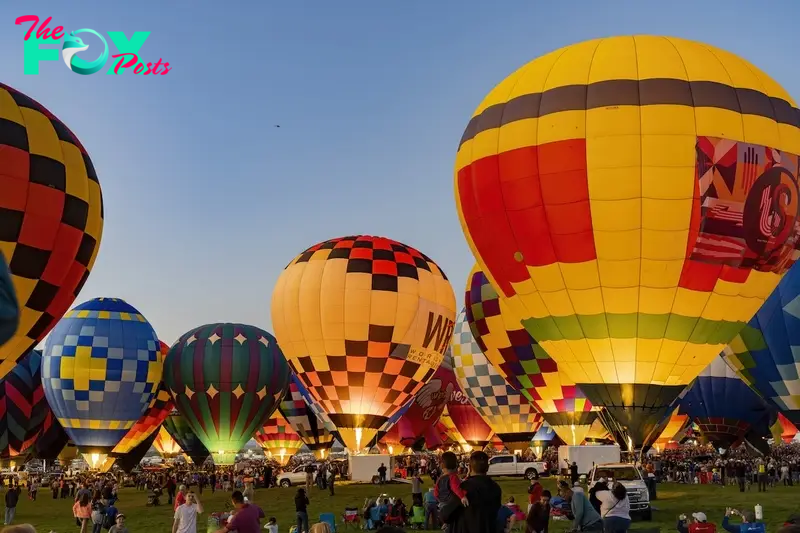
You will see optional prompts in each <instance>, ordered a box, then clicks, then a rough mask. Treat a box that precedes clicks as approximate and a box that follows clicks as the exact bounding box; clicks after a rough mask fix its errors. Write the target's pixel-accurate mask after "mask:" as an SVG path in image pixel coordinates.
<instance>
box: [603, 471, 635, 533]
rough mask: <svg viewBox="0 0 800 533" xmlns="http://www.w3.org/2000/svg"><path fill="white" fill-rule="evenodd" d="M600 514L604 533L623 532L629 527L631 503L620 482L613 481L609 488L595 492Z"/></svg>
mask: <svg viewBox="0 0 800 533" xmlns="http://www.w3.org/2000/svg"><path fill="white" fill-rule="evenodd" d="M597 499H599V500H600V516H601V517H602V519H603V529H604V530H605V532H606V533H625V532H626V531H628V528H630V527H631V504H630V501H629V500H628V491H627V489H625V486H624V485H623V484H622V483H619V482H617V483H614V487H613V488H612V489H611V490H602V491H598V492H597Z"/></svg>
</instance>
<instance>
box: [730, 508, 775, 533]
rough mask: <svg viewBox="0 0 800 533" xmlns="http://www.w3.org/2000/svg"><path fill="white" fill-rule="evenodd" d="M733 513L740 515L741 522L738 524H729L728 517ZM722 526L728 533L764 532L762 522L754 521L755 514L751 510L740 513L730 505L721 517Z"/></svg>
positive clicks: (764, 528)
mask: <svg viewBox="0 0 800 533" xmlns="http://www.w3.org/2000/svg"><path fill="white" fill-rule="evenodd" d="M735 514H738V515H739V516H741V517H742V523H741V525H739V526H734V525H731V524H730V517H731V516H732V515H735ZM722 528H723V529H724V530H725V531H727V532H728V533H766V527H765V526H764V523H763V522H757V521H756V516H755V513H753V511H745V512H744V513H742V512H740V511H737V510H736V509H731V508H730V507H728V508H727V509H726V510H725V517H724V518H723V519H722Z"/></svg>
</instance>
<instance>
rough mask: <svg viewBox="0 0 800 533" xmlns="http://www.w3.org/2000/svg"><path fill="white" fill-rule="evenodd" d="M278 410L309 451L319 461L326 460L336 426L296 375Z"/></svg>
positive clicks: (293, 375)
mask: <svg viewBox="0 0 800 533" xmlns="http://www.w3.org/2000/svg"><path fill="white" fill-rule="evenodd" d="M278 409H279V410H280V412H281V414H282V415H283V416H284V418H285V419H286V421H287V422H288V423H289V426H290V427H291V428H292V429H293V430H294V432H295V433H297V435H299V436H300V439H301V440H302V441H303V443H304V444H305V445H306V446H308V449H309V450H311V451H312V452H314V454H315V455H316V456H317V458H318V459H324V458H325V452H326V450H328V449H330V448H331V446H333V442H334V440H335V436H336V434H337V433H336V426H334V425H333V422H331V419H330V418H329V417H328V415H327V414H325V412H324V411H323V410H322V408H321V407H320V406H319V404H317V403H316V402H315V401H314V398H312V397H311V394H309V392H308V390H306V388H305V386H304V385H303V384H302V383H301V382H300V380H298V379H297V376H296V375H295V374H292V378H291V381H290V382H289V390H288V391H287V392H286V396H285V397H284V398H283V401H282V402H281V403H280V405H278Z"/></svg>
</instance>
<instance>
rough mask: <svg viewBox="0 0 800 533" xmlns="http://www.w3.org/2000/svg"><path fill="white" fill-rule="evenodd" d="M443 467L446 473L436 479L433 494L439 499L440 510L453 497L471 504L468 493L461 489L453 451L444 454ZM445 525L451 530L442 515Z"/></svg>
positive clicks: (456, 459) (445, 529)
mask: <svg viewBox="0 0 800 533" xmlns="http://www.w3.org/2000/svg"><path fill="white" fill-rule="evenodd" d="M442 467H443V468H444V474H442V477H440V478H439V479H437V480H436V486H435V487H434V489H433V494H434V496H436V499H437V500H439V511H440V512H441V511H442V509H444V508H445V506H446V505H447V503H448V500H450V499H451V498H458V499H459V500H461V504H462V505H463V506H465V507H466V506H468V505H469V500H467V494H466V492H464V491H463V490H461V479H460V478H459V477H458V458H457V457H456V454H454V453H453V452H445V453H443V454H442ZM443 515H444V513H443ZM442 518H443V522H445V525H444V526H443V527H442V529H443V530H444V531H450V526H449V524H448V523H447V522H448V520H447V519H446V517H445V516H442Z"/></svg>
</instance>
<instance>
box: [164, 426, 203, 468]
mask: <svg viewBox="0 0 800 533" xmlns="http://www.w3.org/2000/svg"><path fill="white" fill-rule="evenodd" d="M153 448H155V449H156V451H157V452H158V454H159V455H160V456H161V457H163V458H164V459H171V458H173V457H177V456H179V455H180V454H181V453H183V450H181V447H180V446H179V445H178V443H177V442H175V439H173V438H172V436H171V435H170V434H169V432H168V431H167V430H166V428H165V427H164V426H161V427H160V428H158V432H157V433H156V438H155V440H154V441H153ZM201 464H202V463H201Z"/></svg>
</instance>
